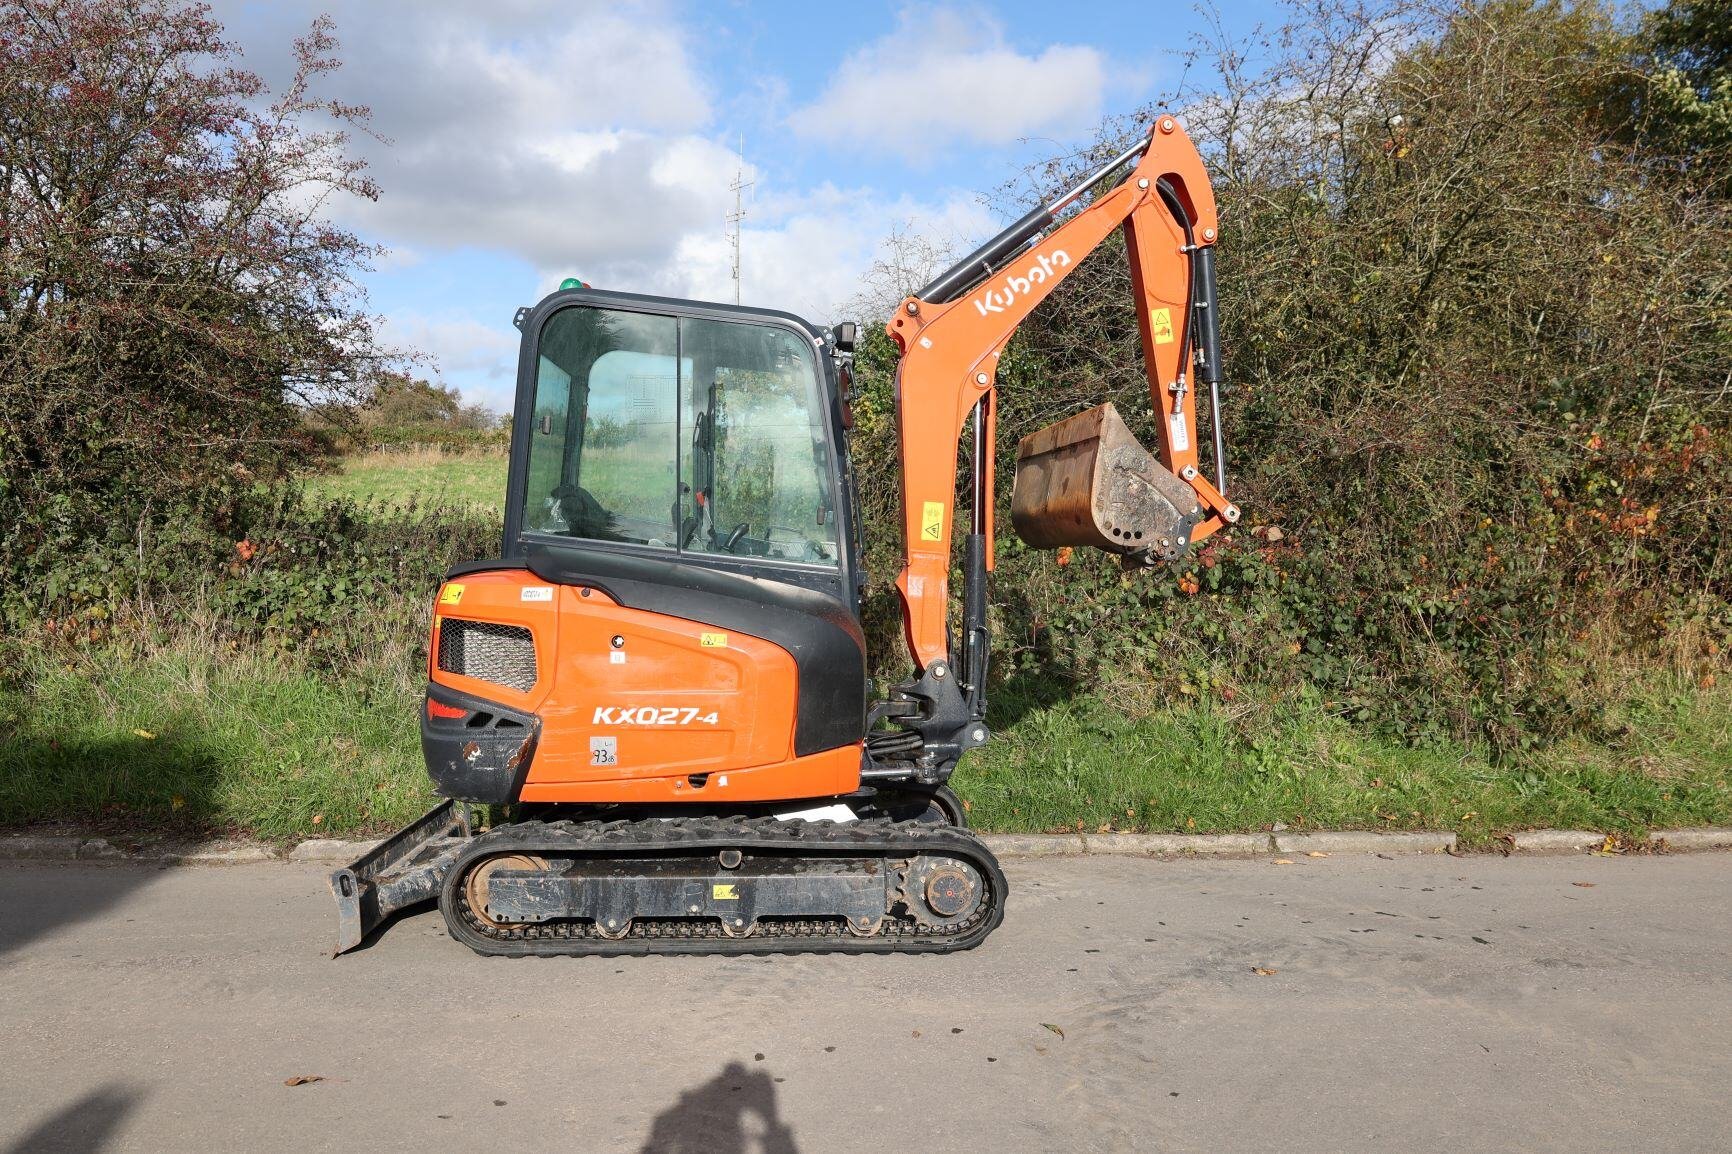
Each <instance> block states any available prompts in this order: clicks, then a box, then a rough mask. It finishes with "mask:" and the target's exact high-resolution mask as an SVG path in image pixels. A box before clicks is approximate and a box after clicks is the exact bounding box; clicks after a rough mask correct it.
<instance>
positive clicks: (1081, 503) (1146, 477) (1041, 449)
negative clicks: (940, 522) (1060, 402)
mask: <svg viewBox="0 0 1732 1154" xmlns="http://www.w3.org/2000/svg"><path fill="white" fill-rule="evenodd" d="M1010 519H1011V523H1012V524H1013V525H1014V526H1015V527H1016V534H1017V536H1019V537H1021V538H1022V539H1023V540H1024V541H1026V542H1027V543H1028V544H1030V545H1033V546H1034V547H1035V548H1037V549H1056V548H1059V547H1061V546H1064V545H1089V546H1092V547H1093V548H1096V549H1104V550H1106V551H1107V552H1109V553H1120V554H1136V555H1143V556H1146V557H1151V558H1159V559H1161V560H1165V561H1170V560H1172V559H1174V558H1176V557H1178V556H1180V555H1181V554H1183V553H1184V552H1185V550H1186V549H1187V548H1189V547H1190V543H1191V530H1192V529H1193V528H1195V527H1196V525H1197V524H1198V522H1200V521H1201V520H1202V519H1203V516H1202V509H1201V506H1200V505H1199V504H1198V502H1197V495H1196V493H1194V492H1193V491H1192V490H1191V487H1190V486H1189V485H1187V484H1185V483H1184V482H1183V481H1181V480H1179V478H1177V477H1175V476H1173V474H1172V473H1170V472H1168V471H1167V470H1166V469H1165V468H1164V467H1163V466H1162V465H1161V463H1160V462H1159V461H1157V460H1155V458H1154V456H1153V455H1152V454H1150V452H1149V451H1148V450H1147V449H1145V448H1143V447H1142V445H1141V444H1139V443H1138V442H1137V439H1136V438H1135V437H1134V436H1132V435H1131V431H1130V429H1128V428H1126V427H1125V422H1124V420H1123V419H1122V418H1121V417H1120V416H1119V414H1118V410H1117V409H1115V408H1113V406H1112V404H1111V402H1108V403H1107V404H1104V405H1097V406H1096V407H1094V408H1092V409H1090V410H1088V411H1087V412H1086V413H1078V414H1077V415H1076V416H1074V417H1067V418H1065V419H1064V420H1062V421H1060V422H1058V423H1057V424H1056V425H1048V426H1047V427H1046V428H1044V429H1041V430H1040V431H1038V432H1035V433H1030V434H1029V435H1028V436H1026V437H1024V438H1023V439H1022V443H1021V444H1020V445H1018V446H1017V450H1016V486H1015V488H1013V489H1012V490H1011V495H1010Z"/></svg>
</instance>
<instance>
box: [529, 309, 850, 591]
mask: <svg viewBox="0 0 1732 1154" xmlns="http://www.w3.org/2000/svg"><path fill="white" fill-rule="evenodd" d="M538 354H539V355H538V358H537V372H536V388H535V406H534V411H533V416H532V421H533V428H532V429H531V432H530V451H529V461H528V466H527V473H528V483H527V486H526V490H525V496H524V510H523V524H524V528H525V529H527V530H529V531H531V532H540V533H553V534H560V535H564V536H571V537H584V538H589V539H592V540H600V541H620V542H627V543H631V544H636V545H647V546H652V547H657V548H664V549H678V550H684V551H687V552H693V553H708V554H715V555H725V556H737V557H742V558H752V557H763V558H771V559H776V560H782V561H795V562H802V563H807V564H821V565H836V564H838V560H837V557H838V549H837V547H836V511H835V502H834V500H833V499H832V495H831V494H832V478H831V470H830V461H829V455H828V448H827V440H826V437H825V428H824V424H823V421H822V409H821V407H820V404H821V401H820V397H821V393H820V388H819V377H818V365H817V358H816V356H815V352H814V349H813V347H812V345H811V343H810V342H809V341H804V340H801V339H800V338H799V337H798V336H797V335H795V334H794V333H791V332H788V331H786V330H784V329H780V328H776V327H772V326H767V325H757V324H751V323H742V322H724V321H710V320H697V319H691V318H675V317H665V316H652V315H647V314H643V313H632V312H623V311H615V310H609V309H597V308H583V307H578V308H568V309H564V310H561V311H560V312H559V313H556V314H555V315H554V316H553V317H551V318H549V320H548V322H547V323H546V325H545V326H544V327H543V328H542V332H541V341H540V348H539V349H538Z"/></svg>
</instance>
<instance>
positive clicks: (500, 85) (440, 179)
mask: <svg viewBox="0 0 1732 1154" xmlns="http://www.w3.org/2000/svg"><path fill="white" fill-rule="evenodd" d="M326 7H332V5H331V4H330V3H328V2H327V0H283V2H280V3H275V4H270V5H259V4H257V3H255V2H253V0H217V4H216V8H217V12H216V15H217V16H218V18H219V19H222V20H224V21H225V23H226V24H227V25H228V30H229V34H230V36H232V37H233V38H235V39H236V40H238V41H239V42H241V43H242V44H243V45H246V46H247V47H248V52H247V55H246V57H245V60H244V63H245V64H246V65H247V66H248V67H251V68H253V69H255V70H257V71H259V72H261V73H262V74H263V75H264V76H265V78H266V79H267V81H269V82H271V83H272V84H273V86H276V87H279V88H280V85H281V83H282V81H283V80H284V79H285V78H286V75H287V72H288V68H289V62H288V59H287V52H286V46H287V44H288V42H289V40H290V39H291V38H292V37H293V36H294V35H296V34H298V33H299V32H301V31H303V30H304V29H305V27H306V25H307V24H308V23H310V22H311V20H312V18H313V16H314V15H315V14H316V13H317V12H318V11H320V10H322V9H324V8H326ZM334 15H335V17H336V21H337V30H336V31H337V35H338V37H339V39H340V41H341V48H340V51H339V56H340V58H341V59H342V61H343V67H342V68H341V69H340V70H338V71H336V72H335V73H332V74H329V75H327V76H324V77H321V78H320V80H319V84H318V88H317V93H318V95H320V96H321V97H326V98H335V99H339V100H342V101H345V102H351V103H358V104H366V105H369V106H370V107H371V108H372V110H373V128H374V129H375V131H376V132H377V133H378V134H379V135H380V136H381V137H383V138H385V140H378V139H374V138H371V137H367V136H364V135H357V136H356V137H355V138H354V141H353V147H354V149H355V150H356V151H357V152H359V153H360V154H361V155H362V156H364V157H365V158H366V160H367V161H368V163H369V165H370V168H371V174H372V175H373V177H374V178H375V179H376V180H377V182H378V183H379V185H380V187H381V189H382V195H381V198H380V199H379V201H378V202H376V203H373V202H365V201H355V200H341V201H333V202H331V203H330V204H329V205H328V206H327V209H326V210H327V211H328V212H330V213H331V214H332V215H333V216H335V217H336V219H337V220H338V221H339V222H341V223H344V224H346V225H348V226H350V227H353V228H355V229H357V230H358V231H360V232H361V233H363V234H364V235H365V236H366V237H368V238H369V239H372V240H377V241H379V242H381V243H383V244H385V245H386V246H387V247H388V248H389V249H390V250H392V252H393V253H395V254H397V255H396V256H395V257H393V258H388V260H387V262H386V263H385V265H384V267H386V268H401V267H406V266H409V265H413V264H416V263H417V262H419V263H420V264H422V265H423V266H426V265H431V264H432V263H434V262H436V261H438V260H440V259H441V257H442V256H444V255H448V254H452V253H456V252H459V251H461V252H465V253H470V254H473V253H476V252H479V253H482V254H486V253H490V252H493V253H500V254H502V255H508V256H510V257H514V258H519V259H521V260H524V261H527V262H528V263H529V265H530V266H531V267H532V268H533V269H534V270H535V272H536V275H537V278H538V280H539V281H540V284H539V286H538V287H539V288H540V289H541V290H543V291H548V290H551V289H552V288H553V287H554V286H555V285H557V284H558V282H559V281H560V279H562V278H563V277H566V276H571V275H578V276H581V277H582V278H583V279H584V280H586V281H589V282H590V283H592V284H595V285H598V286H601V287H605V288H614V289H620V290H624V291H630V292H644V293H657V294H662V295H668V296H683V297H695V298H698V299H710V300H732V299H733V292H734V286H733V281H732V279H731V277H730V274H729V269H730V257H731V254H730V250H729V247H728V244H727V241H726V217H727V214H728V212H729V211H730V210H731V209H732V208H733V194H732V192H731V191H730V190H729V187H728V185H729V181H730V179H731V178H732V176H733V174H734V172H735V169H736V166H737V164H738V160H737V158H736V156H735V153H734V140H733V139H732V138H731V135H730V133H729V132H728V131H727V126H725V125H723V124H721V123H718V121H717V116H716V113H715V111H714V106H715V100H714V96H713V94H712V92H711V89H710V85H709V83H708V82H707V81H706V79H705V76H704V74H703V72H702V70H701V68H700V67H699V65H698V63H697V62H696V60H695V54H696V52H697V49H696V48H695V47H694V45H693V44H692V42H691V37H690V35H689V34H688V33H687V32H686V31H685V29H684V27H683V26H682V24H681V23H680V21H679V19H678V18H677V13H675V12H673V11H671V10H670V9H669V8H668V7H666V6H665V5H664V4H662V3H659V2H657V0H640V2H631V0H626V2H623V3H607V4H604V3H600V2H598V0H565V2H555V0H490V2H489V3H487V4H484V5H482V4H471V3H468V2H466V0H418V2H412V0H366V2H362V0H347V2H342V0H338V2H337V3H335V5H334ZM904 19H905V20H906V19H907V18H906V17H905V18H904ZM933 27H935V28H937V30H938V31H939V33H940V35H938V36H937V37H936V38H935V42H934V43H932V44H931V46H930V47H929V48H927V49H924V50H922V51H921V52H919V53H917V54H916V55H915V57H913V58H912V61H911V62H910V63H909V67H910V68H912V69H915V70H916V71H921V70H930V71H931V72H932V73H933V76H931V77H925V78H922V77H912V78H911V82H912V83H914V84H915V85H916V86H923V87H930V85H932V84H938V85H946V84H948V85H951V86H952V88H953V89H954V91H955V96H956V99H954V100H953V99H951V98H949V97H946V98H944V99H940V100H934V99H933V98H932V97H931V94H930V92H928V93H927V94H926V95H925V96H923V97H922V101H921V103H922V107H923V109H925V110H926V111H927V112H931V111H932V110H933V109H934V108H935V107H936V109H937V113H938V116H939V120H938V124H939V129H940V131H939V135H943V133H945V132H948V133H950V134H952V135H962V136H965V137H968V138H970V139H983V140H992V141H997V140H1000V139H1005V138H1008V136H1013V135H1015V134H1016V133H1019V132H1025V131H1029V130H1031V129H1033V128H1037V127H1053V126H1055V125H1057V124H1058V123H1059V122H1060V121H1062V120H1064V119H1065V118H1067V117H1075V118H1079V119H1086V118H1087V117H1088V116H1091V115H1092V109H1093V107H1094V105H1095V104H1096V103H1098V96H1099V88H1100V83H1101V82H1100V76H1099V73H1100V62H1099V60H1098V59H1097V58H1096V57H1095V54H1094V53H1093V52H1092V50H1088V49H1073V48H1063V47H1056V48H1051V49H1048V50H1047V51H1046V52H1045V53H1043V54H1042V55H1040V56H1038V57H1025V56H1019V55H1017V54H1016V53H1015V52H1014V51H1012V50H1011V49H1009V48H1006V47H1005V46H1004V44H1003V42H1002V38H1001V36H1000V34H999V32H998V31H997V30H996V29H995V28H988V29H985V30H984V31H982V30H980V29H977V28H971V27H966V26H965V25H964V24H963V22H962V18H961V17H959V16H956V15H955V14H954V13H940V14H939V16H938V17H937V18H936V22H935V24H934V25H933ZM886 51H887V50H886V49H885V48H883V47H882V46H879V47H875V48H870V49H867V50H866V51H865V53H863V54H861V55H857V56H855V57H853V58H851V59H850V61H849V62H848V64H847V65H845V66H844V68H843V70H842V76H841V79H840V80H839V81H838V84H839V87H838V88H837V89H835V90H833V92H832V93H831V94H830V95H828V96H827V97H826V100H827V101H831V102H835V101H843V100H846V101H857V100H865V99H868V98H869V97H871V93H869V92H867V91H866V89H865V88H863V87H862V85H863V83H864V81H863V80H862V77H863V76H864V75H865V70H867V69H869V68H870V67H871V66H872V61H873V59H874V57H875V55H876V54H884V53H886ZM958 69H960V70H961V71H960V73H959V74H958V75H959V76H960V78H957V75H953V74H956V73H957V70H958ZM1030 70H1033V71H1035V72H1038V73H1039V74H1040V76H1041V77H1042V79H1040V80H1038V82H1037V81H1036V80H1035V79H1032V78H1031V77H1030V76H1028V75H1025V73H1026V72H1028V71H1030ZM1048 72H1054V73H1056V74H1058V77H1059V78H1058V79H1051V78H1046V74H1047V73H1048ZM898 75H904V76H905V78H908V77H907V76H906V73H900V74H898ZM946 77H949V79H947V78H946ZM970 77H974V78H976V79H977V80H978V81H979V82H981V83H985V82H986V81H987V80H988V79H989V78H991V79H992V91H991V92H969V93H967V94H966V95H967V99H966V100H964V99H961V97H962V96H963V95H964V93H963V90H964V89H967V88H969V87H970V86H971V85H973V84H974V83H975V82H976V81H975V80H971V79H969V78H970ZM1007 78H1008V87H1009V89H1011V90H1010V91H1005V90H1004V89H1005V87H1006V83H1005V82H1006V79H1007ZM753 84H754V89H753V90H754V91H755V92H757V93H759V94H760V95H761V96H762V97H763V98H764V99H765V100H769V101H772V102H778V103H779V102H780V100H781V99H782V98H781V96H780V93H781V91H782V86H781V81H780V79H779V78H777V77H774V76H760V77H758V78H756V80H755V81H754V82H753ZM953 104H955V105H958V107H954V108H953V107H950V106H951V105H953ZM961 104H971V105H974V104H977V105H981V106H982V107H984V108H985V109H986V111H985V112H984V113H983V114H982V115H981V116H980V117H979V118H978V119H971V118H969V117H967V116H964V115H963V113H962V112H961V110H960V107H959V106H960V105H961ZM798 115H799V117H801V118H804V117H806V116H807V115H808V113H806V112H802V113H800V114H798ZM812 115H817V114H816V113H812ZM946 118H948V119H946ZM927 139H929V140H931V139H936V137H930V136H929V137H928V138H927ZM745 175H746V178H747V179H748V180H752V181H754V182H755V184H754V188H753V194H754V197H755V199H753V200H752V201H751V202H750V203H749V204H748V206H747V207H748V209H749V215H748V217H747V219H746V227H745V232H744V235H743V238H742V247H743V253H744V259H743V265H744V272H743V281H742V298H743V300H744V301H745V303H748V304H756V305H760V306H764V307H772V308H781V309H786V310H788V311H792V312H796V313H798V314H800V315H802V316H806V317H807V318H809V319H811V320H813V321H817V322H824V321H829V320H832V319H839V318H840V317H841V316H842V315H843V310H844V309H845V308H847V307H848V306H849V305H850V304H851V303H852V302H858V301H860V300H861V299H862V277H863V275H865V274H867V273H868V272H869V271H870V270H871V269H872V268H873V266H874V264H875V263H876V262H879V261H880V260H881V259H882V257H883V253H882V251H881V249H882V245H883V243H884V239H885V238H886V237H887V236H889V235H891V234H892V233H896V232H900V233H903V234H905V235H906V234H918V235H920V236H922V237H931V238H934V244H933V245H932V246H931V247H933V248H936V249H940V250H942V249H950V248H960V247H962V244H963V243H965V242H966V241H969V240H978V239H979V238H980V237H982V236H984V235H986V234H988V233H990V232H991V231H993V222H992V219H991V218H990V216H989V215H988V214H987V213H986V212H985V210H984V209H983V208H981V206H980V205H979V204H978V203H977V202H976V201H975V200H974V199H973V198H972V197H970V196H966V195H963V194H946V193H942V192H940V193H934V194H931V195H930V196H928V197H926V198H924V199H914V198H909V197H886V196H884V195H882V194H879V193H875V192H873V191H870V190H863V189H846V188H837V187H834V186H833V185H830V184H821V185H819V186H817V187H802V186H794V187H790V186H788V185H787V184H786V183H785V182H784V180H783V178H781V177H780V176H778V175H777V174H776V173H774V172H771V171H758V170H754V169H753V168H752V167H750V166H748V167H747V169H746V173H745ZM527 288H528V286H525V289H526V291H527ZM527 303H529V301H528V300H526V299H516V300H512V301H510V302H509V304H510V305H517V304H527ZM451 305H452V307H451V310H450V311H446V310H443V309H441V310H438V311H437V315H428V314H426V313H418V312H413V311H404V310H402V309H399V310H397V311H396V312H394V313H393V314H392V315H390V316H389V317H388V321H387V326H386V332H385V335H386V337H387V338H388V339H389V340H391V341H393V342H396V343H398V344H400V345H401V346H403V347H406V348H410V349H413V350H418V351H421V352H424V353H427V354H429V355H431V356H432V357H433V358H435V359H436V360H437V362H438V365H439V368H440V370H441V373H442V375H446V376H448V377H453V378H456V379H458V380H459V381H460V383H461V384H462V386H463V388H464V389H465V391H466V393H467V394H468V395H470V399H472V400H480V401H482V402H484V403H486V404H488V405H490V406H492V407H495V408H509V406H510V402H511V390H512V366H513V363H514V361H515V358H516V355H517V340H516V333H515V331H513V330H512V329H511V328H510V327H509V326H508V325H504V324H501V323H498V320H499V315H500V310H501V306H500V305H499V302H497V301H495V300H492V299H488V300H485V301H482V300H467V301H465V300H454V301H452V303H451ZM466 310H473V315H474V316H475V317H477V318H478V319H475V320H469V319H465V318H464V316H463V313H464V312H465V311H466Z"/></svg>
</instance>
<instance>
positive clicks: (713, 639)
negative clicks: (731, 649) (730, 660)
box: [698, 633, 728, 649]
mask: <svg viewBox="0 0 1732 1154" xmlns="http://www.w3.org/2000/svg"><path fill="white" fill-rule="evenodd" d="M698 644H699V645H701V646H703V647H704V648H705V649H726V648H727V647H728V635H727V634H726V633H703V634H699V635H698Z"/></svg>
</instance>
